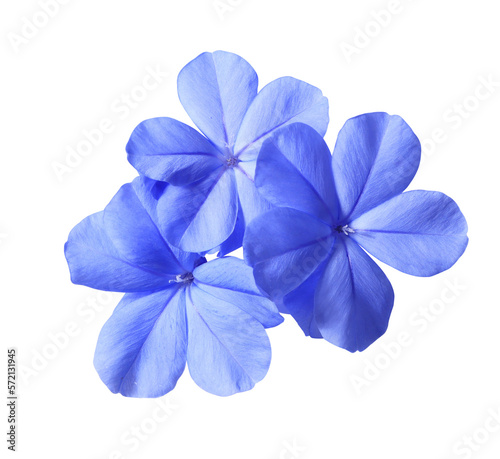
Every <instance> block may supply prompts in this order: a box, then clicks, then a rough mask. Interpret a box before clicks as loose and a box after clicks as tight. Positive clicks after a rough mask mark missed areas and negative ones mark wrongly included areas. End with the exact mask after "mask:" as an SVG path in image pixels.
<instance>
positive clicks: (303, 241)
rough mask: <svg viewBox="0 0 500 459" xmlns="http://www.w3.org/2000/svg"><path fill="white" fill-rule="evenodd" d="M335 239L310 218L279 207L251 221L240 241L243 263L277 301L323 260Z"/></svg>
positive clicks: (316, 220) (263, 288)
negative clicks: (250, 268)
mask: <svg viewBox="0 0 500 459" xmlns="http://www.w3.org/2000/svg"><path fill="white" fill-rule="evenodd" d="M334 240H335V236H333V234H332V230H331V228H330V227H329V226H328V225H326V224H325V223H324V222H322V221H320V220H318V219H317V218H315V217H313V216H312V215H308V214H306V213H304V212H301V211H299V210H295V209H290V208H286V207H280V208H276V209H272V210H270V211H269V212H266V213H265V214H263V215H261V216H260V217H257V218H256V219H254V220H253V221H252V222H251V223H250V225H248V227H247V229H246V232H245V237H244V239H243V252H244V255H245V261H246V262H247V263H248V264H249V265H250V266H252V267H253V268H254V271H253V274H254V276H255V281H256V283H257V285H258V286H259V287H260V288H261V289H262V290H263V291H264V292H266V293H267V294H268V295H269V296H270V297H271V299H273V300H278V299H280V298H282V297H283V296H284V295H286V294H287V293H288V292H290V291H292V290H293V289H295V288H297V287H298V286H299V285H300V284H301V283H302V282H304V280H305V279H307V278H308V277H309V276H310V275H311V273H312V272H314V270H315V269H316V268H317V267H318V265H319V264H320V263H321V262H322V261H323V260H324V259H325V257H326V256H327V255H328V252H329V250H330V248H331V246H332V244H333V241H334Z"/></svg>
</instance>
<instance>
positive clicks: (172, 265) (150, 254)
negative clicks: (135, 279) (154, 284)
mask: <svg viewBox="0 0 500 459" xmlns="http://www.w3.org/2000/svg"><path fill="white" fill-rule="evenodd" d="M137 181H138V180H137V179H136V181H135V183H137ZM104 227H105V229H106V233H107V234H108V236H109V238H110V239H111V240H112V241H113V245H114V246H115V247H116V249H117V251H118V253H119V255H120V257H121V258H122V259H123V260H126V261H127V262H129V263H131V264H134V265H138V266H141V268H143V269H147V270H150V271H153V272H161V273H164V274H167V275H170V276H172V277H171V279H173V278H174V277H175V276H176V275H177V274H182V273H184V272H189V271H192V269H193V267H194V260H192V261H191V264H190V265H189V266H182V265H181V264H180V262H179V261H178V260H177V258H176V257H175V255H174V254H173V252H172V250H171V249H170V246H169V245H168V244H167V242H166V241H165V239H163V237H162V236H161V234H160V231H159V229H158V227H157V226H156V225H155V223H154V221H153V218H152V217H151V215H150V214H149V213H148V212H147V210H146V209H145V208H144V206H143V204H142V202H141V200H140V199H139V196H138V195H137V193H136V187H134V186H133V185H132V184H130V183H127V184H126V185H123V186H122V187H121V188H120V190H119V191H118V193H116V195H115V196H114V197H113V199H112V200H111V201H110V203H109V204H108V205H107V206H106V208H105V209H104ZM198 258H199V257H198Z"/></svg>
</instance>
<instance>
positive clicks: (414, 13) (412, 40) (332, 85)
mask: <svg viewBox="0 0 500 459" xmlns="http://www.w3.org/2000/svg"><path fill="white" fill-rule="evenodd" d="M220 3H221V4H226V5H230V3H229V0H227V1H226V0H222V2H220ZM231 3H232V4H233V5H235V6H231V7H230V8H228V9H227V10H226V11H225V12H222V13H221V14H222V16H220V15H219V14H218V13H217V11H216V9H215V8H214V4H213V0H197V1H181V0H175V1H155V0H142V1H140V2H139V1H136V2H131V1H123V0H122V1H118V0H114V1H106V2H102V1H97V0H86V1H77V0H73V1H69V2H67V3H66V4H65V5H61V6H60V8H59V11H57V13H56V14H53V16H54V17H52V18H50V19H49V20H48V21H47V24H46V25H45V26H43V27H41V26H40V27H36V29H35V31H33V30H30V28H29V27H28V26H25V27H24V29H25V30H24V32H25V33H30V32H31V34H32V35H33V36H32V37H30V38H27V39H25V40H24V41H23V42H22V43H20V44H19V45H18V46H15V45H14V44H13V41H15V39H16V38H15V37H14V35H13V34H17V40H19V36H20V35H21V34H22V33H23V24H25V21H26V20H28V21H32V20H34V19H35V18H36V20H37V21H38V23H39V24H43V22H44V21H43V19H44V18H43V13H42V15H40V14H39V12H40V11H43V10H42V9H41V7H40V4H39V3H38V2H37V1H34V0H29V1H16V2H14V1H10V2H6V1H4V2H2V7H1V14H0V26H1V33H2V37H3V40H2V42H1V45H0V46H1V53H2V57H1V62H2V64H1V65H2V72H1V73H0V79H1V80H0V81H1V84H0V95H1V99H0V100H1V111H2V122H1V126H2V128H1V132H2V136H1V149H2V152H1V155H2V156H1V157H2V162H1V167H0V174H1V179H0V187H1V192H0V196H1V198H0V199H1V211H0V266H1V271H0V279H1V298H2V300H1V305H2V321H1V327H2V333H1V335H2V343H3V346H2V349H3V351H2V352H5V349H6V348H7V346H16V347H17V348H18V353H19V364H20V369H21V366H22V369H23V374H24V378H23V380H22V381H20V384H19V389H18V391H19V397H20V398H19V413H18V416H19V417H18V421H19V437H18V450H19V451H18V453H17V457H19V458H29V459H32V458H34V457H42V456H43V457H51V458H55V459H59V458H67V457H71V458H85V459H92V458H96V459H110V458H113V457H114V458H121V457H123V458H139V457H141V458H143V457H147V458H151V459H157V458H158V459H159V458H162V459H164V458H178V459H184V458H186V459H187V458H197V457H203V458H207V457H208V458H212V457H213V458H218V459H233V458H239V459H250V458H252V459H253V458H261V459H267V458H269V459H272V458H276V459H278V458H282V459H283V458H301V459H306V458H321V459H322V458H339V459H364V458H367V457H370V458H371V457H383V458H386V459H400V458H405V459H421V458H436V459H449V458H454V457H463V458H466V457H477V458H484V459H492V458H498V457H499V454H500V432H498V431H495V432H491V433H490V432H488V431H486V430H482V429H483V428H484V426H485V425H486V426H487V427H489V428H490V430H494V428H495V426H496V424H495V423H494V422H493V418H492V417H491V416H492V414H491V413H493V414H495V413H497V416H498V415H499V414H500V413H499V410H500V393H499V388H500V362H499V350H500V333H499V324H500V309H499V306H500V305H499V301H498V296H499V295H498V287H499V285H500V283H499V279H498V261H497V260H498V259H499V256H500V249H499V245H498V243H497V240H496V237H497V235H498V228H499V223H500V222H499V218H498V204H497V203H498V200H497V198H498V174H499V165H500V164H499V160H498V157H499V153H500V138H499V136H498V133H499V130H500V123H499V122H500V94H499V93H500V87H498V83H497V86H496V87H492V88H490V91H489V92H488V90H487V89H486V88H484V87H483V88H482V89H480V90H479V91H480V92H479V93H478V94H479V95H480V96H481V98H482V99H483V100H480V101H478V100H477V99H476V98H475V97H476V96H475V94H476V89H477V88H478V86H479V85H481V83H480V81H481V80H480V79H481V78H482V79H486V80H487V79H489V78H492V79H493V80H494V81H497V82H499V81H500V61H499V59H500V53H499V45H500V27H499V26H498V18H499V13H500V11H499V10H498V2H497V1H494V0H490V1H487V0H475V1H474V2H471V1H462V0H440V1H439V2H437V1H431V0H413V1H410V0H401V2H400V6H399V8H397V13H394V14H392V16H391V20H390V24H388V25H385V26H377V25H374V24H370V23H371V22H372V21H373V20H374V19H373V18H374V16H373V14H375V13H377V12H380V11H381V10H387V9H388V8H389V6H391V7H392V6H393V2H391V1H390V0H357V1H347V0H346V1H331V0H328V1H327V0H308V1H307V2H305V1H296V0H279V1H276V0H274V1H269V0H242V1H237V0H231ZM495 7H497V8H495ZM37 15H38V16H37ZM386 19H387V18H386ZM358 27H359V28H360V29H361V30H364V29H366V28H368V31H369V33H370V34H371V35H372V37H371V38H370V37H369V38H368V39H366V38H365V41H364V42H363V43H361V45H363V46H364V47H363V48H358V51H359V52H358V53H357V54H354V55H352V56H351V57H352V59H351V60H350V62H349V59H348V58H347V57H346V54H345V53H344V52H343V51H342V49H341V45H342V43H347V44H350V45H353V43H354V38H355V36H358V41H357V43H358V45H359V44H360V43H359V40H361V38H360V33H359V31H358V29H357V28H358ZM344 46H345V45H344ZM217 49H223V50H227V51H232V52H236V53H237V54H239V55H241V56H242V57H244V58H245V59H247V60H248V61H249V62H250V63H251V64H252V65H253V67H254V68H255V69H256V71H257V73H258V74H259V77H260V87H262V86H263V85H264V84H266V83H268V82H270V81H271V80H273V79H275V78H277V77H280V76H284V75H291V76H294V77H296V78H300V79H302V80H305V81H307V82H309V83H311V84H314V85H315V86H317V87H319V88H321V89H322V91H323V93H324V94H325V95H326V96H327V97H328V98H329V101H330V118H331V122H330V126H329V130H328V133H327V136H326V140H327V142H328V143H329V145H330V147H333V145H334V142H335V139H336V135H337V133H338V131H339V129H340V128H341V126H342V124H343V123H344V121H345V120H346V119H348V118H350V117H352V116H355V115H358V114H360V113H364V112H371V111H387V112H389V113H392V114H399V115H401V116H403V117H404V118H405V120H406V121H407V122H408V123H409V124H410V126H412V128H413V129H414V130H415V132H416V133H417V134H418V135H419V137H420V138H421V140H422V141H424V140H425V139H428V138H429V137H431V136H432V135H433V132H434V131H435V130H436V129H441V130H442V132H441V134H440V136H439V137H440V140H441V141H440V144H439V145H436V146H435V147H432V146H431V144H429V143H428V142H426V146H427V147H426V152H427V154H426V155H424V158H423V160H422V165H421V168H420V170H419V172H418V174H417V177H416V178H415V180H414V182H413V183H412V184H411V187H410V188H411V189H429V190H439V191H442V192H444V193H446V194H448V195H450V196H452V197H453V198H454V199H455V200H456V201H457V203H458V204H459V205H460V207H461V209H462V211H463V212H464V214H465V215H466V217H467V220H468V222H469V227H470V232H469V236H470V244H469V247H468V249H467V251H466V253H465V255H464V256H463V257H462V258H461V259H460V261H459V262H458V263H457V264H456V265H455V266H454V267H453V268H452V269H450V270H449V271H447V272H445V273H442V274H440V275H438V276H435V277H433V278H415V277H411V276H407V275H404V274H401V273H399V272H397V271H395V270H393V269H391V268H389V267H387V266H383V268H384V270H385V272H386V273H387V275H388V277H389V278H390V280H391V282H392V283H393V286H394V289H395V292H396V302H395V307H394V312H393V315H392V318H391V322H390V325H389V330H388V332H387V333H386V335H385V336H384V337H383V338H382V339H380V340H379V341H377V342H376V343H375V344H374V345H372V346H371V347H370V348H369V349H368V350H367V351H365V352H364V353H361V354H359V353H358V354H354V355H353V354H350V353H348V352H346V351H344V350H341V349H337V348H335V347H334V346H332V345H330V344H328V343H327V342H324V341H317V340H312V339H309V338H305V337H304V336H303V334H302V332H301V331H300V329H299V328H298V327H297V326H296V324H295V323H294V322H293V320H292V319H291V318H289V317H287V319H286V321H285V323H284V324H283V325H281V326H280V327H278V328H276V329H272V330H270V331H269V333H270V337H271V342H272V346H273V360H272V364H271V368H270V371H269V373H268V375H267V377H266V378H265V379H264V380H263V381H262V382H260V383H259V384H258V385H257V386H256V387H255V388H254V389H253V390H252V391H250V392H247V393H243V394H239V395H236V396H232V397H229V398H219V397H216V396H213V395H210V394H207V393H205V392H203V391H202V390H201V389H199V388H198V387H197V386H196V385H195V384H194V383H193V382H192V380H191V379H190V377H189V374H188V372H187V371H186V372H185V373H184V375H183V376H182V377H181V379H180V381H179V383H178V386H177V387H176V388H175V390H174V391H173V392H172V393H171V394H168V395H166V396H165V397H163V398H162V399H161V401H162V403H169V404H170V408H167V410H166V411H168V414H164V413H165V409H162V408H161V407H160V408H159V405H158V402H157V401H155V400H147V399H146V400H136V399H127V398H124V397H122V396H120V395H113V394H111V393H110V392H109V391H108V389H107V388H106V387H105V386H104V385H103V384H102V383H101V381H100V380H99V378H98V376H97V374H96V372H95V370H94V368H93V366H92V358H93V352H94V347H95V343H96V340H97V336H98V333H99V330H100V328H101V327H102V325H103V324H104V322H105V321H106V320H107V318H108V317H109V316H110V314H111V312H112V310H113V307H114V305H115V304H116V303H117V302H118V300H119V298H120V295H119V294H113V295H100V294H99V292H98V291H95V290H92V289H89V288H86V287H81V286H75V285H73V284H71V282H70V279H69V274H68V269H67V265H66V262H65V259H64V256H63V244H64V242H65V240H66V238H67V235H68V232H69V231H70V229H71V228H72V227H73V226H74V225H75V224H76V223H78V222H79V221H80V220H81V219H83V218H84V217H85V216H87V215H88V214H90V213H93V212H95V211H98V210H101V209H102V208H103V207H104V206H105V205H106V203H107V202H108V201H109V199H110V198H111V197H112V196H113V194H114V193H115V192H116V190H117V189H118V188H119V186H120V185H121V184H123V183H125V182H127V181H130V180H131V179H133V178H134V176H135V173H134V170H133V168H132V167H131V166H130V165H129V164H128V163H127V160H126V155H125V149H124V148H125V144H126V142H127V140H128V137H129V135H130V133H131V132H132V129H133V128H134V127H135V126H136V125H137V124H138V123H139V122H141V121H142V120H144V119H146V118H151V117H155V116H170V117H173V118H177V119H179V120H182V121H184V122H187V123H189V124H191V122H190V121H189V119H188V117H187V115H186V114H185V113H184V111H183V109H182V107H181V105H180V103H179V101H178V99H177V94H176V76H177V73H178V72H179V70H180V69H181V68H182V67H183V66H184V65H185V64H186V63H187V62H188V61H190V60H191V59H193V58H194V57H196V56H197V55H198V54H200V53H201V52H203V51H215V50H217ZM157 66H160V68H161V69H162V71H166V70H168V71H169V73H170V75H169V76H168V77H163V78H162V81H161V83H160V84H158V86H157V88H156V89H153V90H149V91H147V93H146V94H144V93H141V90H140V89H137V87H138V85H140V84H141V83H142V81H143V78H144V77H145V75H146V74H147V72H148V70H147V69H148V67H152V68H155V67H157ZM130 93H133V94H136V95H139V96H145V98H144V100H142V101H139V102H137V104H136V106H135V107H134V108H133V109H130V111H129V112H128V113H125V111H120V110H119V107H122V106H123V103H122V102H120V96H121V94H130ZM464 100H466V105H467V107H468V109H465V110H466V112H464V113H463V114H462V115H458V117H457V116H456V115H453V116H454V117H453V118H450V116H451V113H452V112H451V111H453V110H455V104H463V102H464ZM457 109H458V108H457ZM104 119H110V122H111V124H112V126H113V130H112V132H110V133H108V134H106V135H105V136H103V140H102V142H101V143H100V144H99V145H97V146H95V147H93V148H92V151H90V152H89V154H88V155H87V156H85V157H84V158H83V159H82V160H81V162H80V164H77V165H74V167H73V166H72V167H71V172H67V173H65V174H63V176H62V178H61V180H59V179H58V177H57V175H56V174H55V172H54V169H53V167H54V164H55V162H57V163H61V164H64V163H65V161H66V155H67V151H68V150H67V149H68V147H71V148H76V146H77V145H78V143H79V142H81V141H82V140H84V139H85V136H84V133H83V131H84V130H92V129H95V128H98V127H99V125H100V123H101V122H102V120H104ZM452 120H453V122H452ZM450 283H452V284H453V283H455V284H458V285H459V288H458V289H456V290H455V291H454V292H453V290H451V291H450V290H449V287H448V286H449V285H450ZM443 295H444V296H443ZM442 296H443V298H445V299H446V303H444V302H442V301H441V299H440V298H441V297H442ZM92 301H95V304H96V305H97V307H98V309H100V310H99V311H97V312H94V313H92V309H91V306H90V303H91V302H92ZM68 327H69V328H68ZM65 330H66V331H65ZM68 330H69V331H73V334H74V335H75V334H76V336H71V337H69V338H64V336H62V335H61V333H65V334H67V331H68ZM402 333H403V334H406V337H407V338H406V341H405V344H406V346H405V347H401V346H400V345H399V346H400V347H401V350H399V351H398V352H397V354H398V355H394V353H395V352H396V350H397V348H398V345H395V344H394V343H395V342H396V341H397V340H398V339H399V338H400V335H401V334H402ZM54 336H57V337H59V347H60V348H56V347H55V346H54V345H51V344H50V343H52V341H51V339H55V338H54ZM51 337H52V338H51ZM408 341H409V342H408ZM391 343H392V345H391ZM388 346H391V349H392V351H387V347H388ZM388 353H391V354H392V356H387V354H388ZM44 355H48V356H49V357H50V358H48V359H47V358H46V357H44ZM40 356H41V357H40ZM5 360H6V357H4V358H2V361H5ZM5 365H6V364H5V363H4V366H5ZM376 366H378V367H384V369H383V370H377V369H376ZM386 367H387V368H386ZM374 368H375V369H374ZM2 371H5V373H4V379H6V376H5V375H6V370H2ZM367 372H368V373H369V374H368V373H367ZM364 373H367V374H368V376H369V377H370V378H371V381H367V382H366V383H365V384H364V385H363V387H362V388H361V390H356V387H355V385H354V384H353V376H357V377H358V378H365V376H366V375H364ZM359 381H360V380H358V384H359ZM155 418H156V420H155ZM6 428H7V423H6V421H5V420H2V432H3V431H4V429H6ZM467 435H471V436H472V435H475V437H473V440H472V441H473V442H474V443H473V445H474V448H476V449H477V451H474V452H473V453H472V449H471V448H472V447H465V446H464V444H462V443H461V442H462V441H463V440H462V438H463V437H464V436H467ZM138 437H140V439H138ZM134 438H135V440H134ZM474 438H475V440H474ZM477 442H482V443H483V444H482V445H480V446H478V443H477ZM2 443H3V444H2V449H3V450H4V451H6V444H5V443H4V440H2ZM4 451H2V454H3V452H4ZM467 451H469V453H470V454H469V453H467ZM7 453H9V454H12V453H10V452H8V451H7ZM2 457H3V456H2ZM5 457H8V456H7V455H6V456H5Z"/></svg>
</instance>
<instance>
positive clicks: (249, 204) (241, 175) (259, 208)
mask: <svg viewBox="0 0 500 459" xmlns="http://www.w3.org/2000/svg"><path fill="white" fill-rule="evenodd" d="M253 163H255V161H253ZM248 164H249V163H239V164H238V167H236V168H235V170H234V174H235V177H236V186H237V187H238V196H239V200H240V205H241V212H242V214H243V218H244V220H245V225H248V224H249V223H250V222H251V221H252V220H253V219H254V218H255V217H258V216H259V215H261V214H263V213H264V212H267V211H268V210H270V209H271V208H272V205H271V204H270V203H269V202H268V201H266V199H265V198H264V197H263V196H262V194H260V193H259V191H258V190H257V188H256V187H255V183H254V181H253V180H252V179H251V178H250V175H249V172H248V167H247V166H248Z"/></svg>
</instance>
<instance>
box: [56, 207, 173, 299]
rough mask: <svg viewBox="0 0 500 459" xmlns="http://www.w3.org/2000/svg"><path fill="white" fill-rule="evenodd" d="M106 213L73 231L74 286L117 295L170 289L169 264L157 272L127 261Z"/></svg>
mask: <svg viewBox="0 0 500 459" xmlns="http://www.w3.org/2000/svg"><path fill="white" fill-rule="evenodd" d="M103 217H104V212H98V213H96V214H93V215H90V216H89V217H87V218H85V219H84V220H83V221H81V222H80V223H79V224H78V225H76V226H75V227H74V228H73V229H72V230H71V232H70V234H69V237H68V242H66V245H65V246H64V252H65V255H66V260H67V261H68V266H69V270H70V273H71V281H72V282H73V283H74V284H81V285H86V286H88V287H92V288H96V289H99V290H106V291H114V292H147V291H151V290H157V289H160V288H164V287H168V286H169V285H170V284H169V280H171V279H172V275H171V274H169V272H168V271H170V269H167V265H165V266H159V265H157V266H156V267H157V268H158V269H157V270H153V269H150V268H151V267H143V266H141V265H140V264H136V263H133V262H130V261H128V260H125V259H124V258H123V256H122V255H121V253H120V252H119V251H118V250H117V248H116V247H115V246H114V244H113V241H112V240H111V239H110V237H109V235H108V234H107V233H106V231H105V226H104V221H103Z"/></svg>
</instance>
